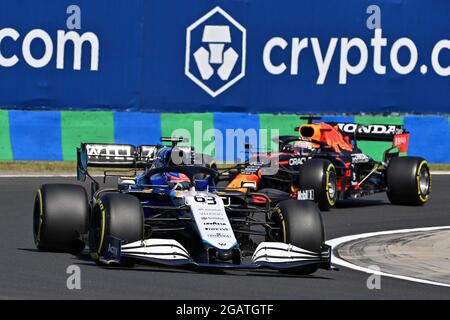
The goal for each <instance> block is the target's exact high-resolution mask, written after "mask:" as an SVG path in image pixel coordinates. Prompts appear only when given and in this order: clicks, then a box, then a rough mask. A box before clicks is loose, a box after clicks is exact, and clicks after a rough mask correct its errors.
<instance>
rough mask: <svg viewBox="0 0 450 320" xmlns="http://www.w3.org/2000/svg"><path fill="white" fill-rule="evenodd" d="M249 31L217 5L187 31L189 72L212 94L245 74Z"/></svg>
mask: <svg viewBox="0 0 450 320" xmlns="http://www.w3.org/2000/svg"><path fill="white" fill-rule="evenodd" d="M245 54H246V30H245V28H244V27H242V26H241V25H240V24H239V23H238V22H237V21H236V20H234V19H233V18H232V17H231V16H230V15H229V14H228V13H226V12H225V11H224V10H222V8H220V7H215V8H214V9H212V10H211V11H209V12H208V13H207V14H205V15H204V16H203V17H201V18H200V19H198V20H197V21H195V22H194V23H193V24H191V25H190V26H189V27H188V28H187V30H186V64H185V71H184V72H185V74H186V75H187V76H188V77H189V78H190V79H191V80H192V81H194V82H195V83H196V84H197V85H198V86H199V87H200V88H202V89H203V90H205V91H206V92H207V93H208V94H210V95H211V96H212V97H216V96H218V95H219V94H221V93H222V92H224V91H225V90H227V89H228V88H229V87H231V86H232V85H233V84H235V83H236V82H237V81H239V80H240V79H241V78H243V77H244V76H245Z"/></svg>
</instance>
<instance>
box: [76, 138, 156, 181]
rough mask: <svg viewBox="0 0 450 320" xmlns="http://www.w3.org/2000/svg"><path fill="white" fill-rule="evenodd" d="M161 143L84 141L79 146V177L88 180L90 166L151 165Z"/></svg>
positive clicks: (130, 166)
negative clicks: (138, 144) (135, 144)
mask: <svg viewBox="0 0 450 320" xmlns="http://www.w3.org/2000/svg"><path fill="white" fill-rule="evenodd" d="M159 147H162V146H161V145H141V146H137V147H136V146H133V145H131V144H111V143H82V144H81V145H80V147H79V148H77V178H78V180H79V181H85V180H86V174H87V170H88V168H89V167H104V168H126V169H137V168H145V167H147V166H149V165H150V164H151V163H152V162H153V160H154V159H155V155H156V151H157V149H158V148H159Z"/></svg>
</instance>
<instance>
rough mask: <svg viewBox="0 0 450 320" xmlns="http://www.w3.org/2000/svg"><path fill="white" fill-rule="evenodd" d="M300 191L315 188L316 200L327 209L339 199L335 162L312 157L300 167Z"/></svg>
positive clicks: (321, 207)
mask: <svg viewBox="0 0 450 320" xmlns="http://www.w3.org/2000/svg"><path fill="white" fill-rule="evenodd" d="M298 188H299V191H302V190H314V201H315V202H317V204H318V205H319V208H320V210H323V211H327V210H329V209H330V208H331V207H333V206H334V204H335V203H336V200H337V196H338V193H337V176H336V168H335V166H334V164H333V163H332V162H330V161H328V160H326V159H311V160H308V161H307V162H305V163H304V164H303V165H302V166H301V167H300V169H299V179H298Z"/></svg>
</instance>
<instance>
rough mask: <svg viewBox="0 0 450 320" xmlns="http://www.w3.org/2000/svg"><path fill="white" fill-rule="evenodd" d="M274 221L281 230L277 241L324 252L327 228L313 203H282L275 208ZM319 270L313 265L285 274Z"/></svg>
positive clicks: (309, 272)
mask: <svg viewBox="0 0 450 320" xmlns="http://www.w3.org/2000/svg"><path fill="white" fill-rule="evenodd" d="M272 220H273V221H274V222H276V224H277V225H278V227H279V228H280V231H279V232H278V237H277V239H276V240H278V241H280V242H284V243H287V244H292V245H294V246H296V247H299V248H302V249H305V250H309V251H312V252H317V253H318V252H321V251H322V246H323V244H324V242H325V228H324V226H323V220H322V215H321V213H320V210H319V209H318V207H317V204H316V203H314V202H313V201H299V200H294V199H290V200H285V201H282V202H280V203H279V204H278V205H277V206H276V207H275V209H274V213H273V215H272ZM317 269H318V266H317V265H311V266H307V267H303V268H301V269H295V270H290V271H284V272H289V273H295V274H305V275H306V274H311V273H314V272H316V271H317Z"/></svg>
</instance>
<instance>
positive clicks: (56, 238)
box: [33, 183, 89, 253]
mask: <svg viewBox="0 0 450 320" xmlns="http://www.w3.org/2000/svg"><path fill="white" fill-rule="evenodd" d="M88 227H89V203H88V198H87V194H86V191H85V190H84V188H83V187H82V186H79V185H73V184H56V183H55V184H44V185H42V186H41V187H40V188H39V189H38V191H37V193H36V198H35V201H34V209H33V236H34V243H35V244H36V247H37V248H38V249H39V250H41V251H57V252H70V253H79V252H81V251H82V250H83V249H84V247H85V243H84V242H83V241H82V240H81V239H80V235H83V234H86V233H87V230H88Z"/></svg>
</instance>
